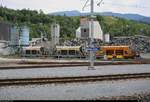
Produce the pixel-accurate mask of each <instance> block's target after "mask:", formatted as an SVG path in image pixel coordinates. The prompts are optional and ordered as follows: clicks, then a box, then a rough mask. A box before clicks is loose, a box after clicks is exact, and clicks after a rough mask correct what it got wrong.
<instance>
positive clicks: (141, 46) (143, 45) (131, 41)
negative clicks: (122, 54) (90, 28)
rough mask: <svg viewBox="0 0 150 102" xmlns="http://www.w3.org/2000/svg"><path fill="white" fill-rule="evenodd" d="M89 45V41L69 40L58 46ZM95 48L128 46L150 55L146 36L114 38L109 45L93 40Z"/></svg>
mask: <svg viewBox="0 0 150 102" xmlns="http://www.w3.org/2000/svg"><path fill="white" fill-rule="evenodd" d="M89 44H90V39H71V40H62V39H61V40H60V46H81V45H82V46H84V47H85V46H86V47H88V45H89ZM93 44H94V46H95V47H99V46H101V45H129V46H131V48H132V49H134V50H135V51H138V52H140V53H150V37H146V36H141V35H137V36H131V37H114V38H112V39H111V41H110V43H104V42H102V41H101V40H98V39H94V42H93Z"/></svg>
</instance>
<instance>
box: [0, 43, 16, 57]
mask: <svg viewBox="0 0 150 102" xmlns="http://www.w3.org/2000/svg"><path fill="white" fill-rule="evenodd" d="M8 43H9V42H8V41H5V40H0V55H10V54H14V53H15V51H14V50H13V48H11V47H8Z"/></svg>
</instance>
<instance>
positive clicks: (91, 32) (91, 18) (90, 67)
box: [88, 0, 94, 69]
mask: <svg viewBox="0 0 150 102" xmlns="http://www.w3.org/2000/svg"><path fill="white" fill-rule="evenodd" d="M90 13H91V16H90V21H91V23H90V24H91V25H90V27H91V30H90V35H91V39H90V48H91V49H92V48H94V45H93V41H94V39H93V33H94V0H91V12H90ZM88 69H94V52H93V51H92V50H90V66H89V68H88Z"/></svg>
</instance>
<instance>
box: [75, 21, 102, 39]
mask: <svg viewBox="0 0 150 102" xmlns="http://www.w3.org/2000/svg"><path fill="white" fill-rule="evenodd" d="M90 32H91V21H90V19H89V18H81V19H80V27H79V28H78V29H77V30H76V37H77V38H81V39H88V38H91V33H90ZM93 38H94V39H100V40H102V41H103V40H104V38H103V31H102V29H101V26H100V24H99V22H98V21H97V20H94V33H93Z"/></svg>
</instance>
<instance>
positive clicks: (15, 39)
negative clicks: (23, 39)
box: [10, 26, 19, 46]
mask: <svg viewBox="0 0 150 102" xmlns="http://www.w3.org/2000/svg"><path fill="white" fill-rule="evenodd" d="M10 32H11V36H10V39H11V40H10V45H11V46H17V45H19V29H18V28H17V27H16V26H12V27H11V30H10Z"/></svg>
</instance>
